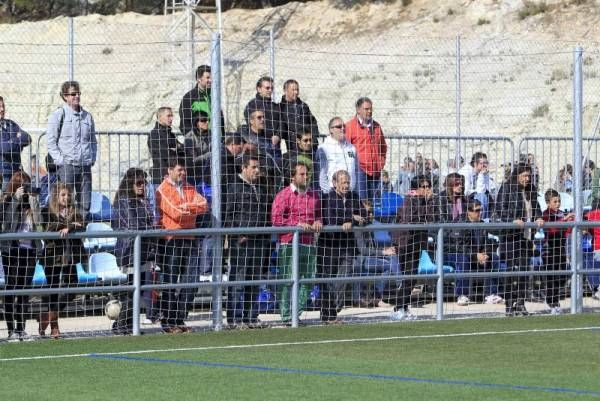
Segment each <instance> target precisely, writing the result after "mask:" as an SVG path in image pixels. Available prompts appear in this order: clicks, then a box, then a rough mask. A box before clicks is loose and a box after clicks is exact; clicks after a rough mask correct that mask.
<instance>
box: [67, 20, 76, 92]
mask: <svg viewBox="0 0 600 401" xmlns="http://www.w3.org/2000/svg"><path fill="white" fill-rule="evenodd" d="M67 21H68V22H67V24H68V29H67V31H68V33H67V35H68V38H67V41H68V45H67V47H68V48H67V75H68V77H69V81H73V80H74V77H75V72H74V69H75V56H74V54H75V52H74V47H75V28H74V26H73V17H69V18H67Z"/></svg>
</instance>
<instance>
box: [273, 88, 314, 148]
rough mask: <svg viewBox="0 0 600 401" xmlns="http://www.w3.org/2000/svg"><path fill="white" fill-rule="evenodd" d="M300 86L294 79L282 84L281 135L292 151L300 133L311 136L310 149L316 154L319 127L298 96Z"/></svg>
mask: <svg viewBox="0 0 600 401" xmlns="http://www.w3.org/2000/svg"><path fill="white" fill-rule="evenodd" d="M299 94H300V85H299V84H298V81H296V80H294V79H288V80H287V81H285V83H284V84H283V96H282V97H281V103H279V109H280V110H281V135H283V138H284V139H285V140H286V141H287V144H288V149H294V148H295V145H296V143H295V142H294V137H295V136H296V134H297V133H299V132H300V131H303V132H306V130H307V129H308V131H309V132H310V133H311V134H312V147H313V150H314V151H315V152H316V151H317V147H318V146H319V141H318V139H319V126H318V124H317V119H316V118H315V116H314V115H313V114H312V112H311V111H310V107H308V104H306V103H304V102H303V101H302V100H301V99H300V97H298V95H299Z"/></svg>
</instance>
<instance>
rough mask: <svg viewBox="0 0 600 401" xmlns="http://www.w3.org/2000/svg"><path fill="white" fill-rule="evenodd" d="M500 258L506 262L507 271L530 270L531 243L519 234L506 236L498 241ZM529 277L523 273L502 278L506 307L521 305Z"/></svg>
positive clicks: (523, 301)
mask: <svg viewBox="0 0 600 401" xmlns="http://www.w3.org/2000/svg"><path fill="white" fill-rule="evenodd" d="M499 249H500V258H501V259H502V260H503V261H505V262H506V265H507V271H508V272H511V271H513V272H526V271H529V270H530V264H531V262H530V260H531V256H532V255H533V243H532V242H531V241H530V240H527V239H525V238H523V237H521V236H518V237H517V236H508V237H506V238H504V239H503V240H502V241H501V242H500V247H499ZM528 282H529V278H528V277H527V276H525V275H521V276H507V277H506V278H505V280H504V291H505V294H504V301H505V304H506V308H507V309H512V308H513V307H514V306H516V305H523V304H524V303H525V298H526V294H527V285H528Z"/></svg>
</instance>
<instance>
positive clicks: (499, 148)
mask: <svg viewBox="0 0 600 401" xmlns="http://www.w3.org/2000/svg"><path fill="white" fill-rule="evenodd" d="M102 18H103V17H99V16H89V17H85V18H77V19H75V20H69V19H66V18H64V19H56V20H53V21H46V22H42V23H38V24H35V25H33V24H17V25H5V26H0V39H2V40H1V41H0V49H2V52H1V54H0V66H2V68H3V72H4V73H3V74H2V78H0V95H2V96H3V97H4V99H5V102H6V105H7V108H8V111H7V117H8V118H11V119H13V120H15V121H17V122H18V123H19V124H20V125H21V126H23V127H24V128H25V129H27V130H29V131H30V132H32V133H33V134H34V138H33V145H32V146H30V147H29V150H30V154H33V153H35V154H37V156H38V160H42V159H43V157H44V156H45V154H46V152H47V150H46V143H45V137H44V136H42V135H43V131H44V130H45V128H46V123H47V118H48V115H49V114H50V113H51V112H52V111H53V110H55V109H56V108H57V107H59V106H60V105H62V100H61V99H60V96H59V94H58V92H59V87H60V84H61V83H62V82H63V81H65V80H67V79H68V78H71V77H72V78H73V79H75V80H78V81H79V82H80V83H81V87H82V88H81V89H82V93H83V96H82V104H83V106H84V108H86V109H88V110H89V111H90V112H91V113H92V114H93V115H94V118H95V121H96V127H97V129H98V131H99V135H98V141H99V152H98V162H97V164H96V165H95V166H94V169H93V171H92V174H93V186H94V190H96V191H99V192H102V193H103V194H104V195H107V196H108V197H109V198H111V199H112V197H113V195H114V193H115V192H116V190H117V187H118V183H119V181H120V180H121V178H122V176H123V174H124V172H125V171H126V170H127V169H128V168H129V167H142V168H144V169H147V168H148V167H149V165H150V156H149V152H148V146H147V140H148V139H147V136H146V134H145V132H149V131H150V129H151V128H152V127H153V126H154V120H155V112H156V110H157V109H158V108H159V107H162V106H169V107H172V108H173V112H174V114H175V119H174V131H176V130H177V127H178V118H177V111H178V108H179V104H180V101H181V98H182V96H183V94H184V93H185V92H186V91H188V90H189V89H190V88H191V87H192V86H193V85H194V81H193V80H191V79H190V78H191V77H192V76H193V74H194V70H195V66H196V65H199V64H204V63H206V64H210V63H211V55H210V54H209V53H210V51H209V49H210V42H209V41H208V40H193V41H192V42H193V46H189V45H190V42H189V36H188V39H181V35H179V36H178V34H177V32H176V31H177V30H181V29H182V28H183V26H184V25H185V24H184V23H182V22H181V21H179V22H178V23H179V24H180V25H177V24H176V25H175V26H173V25H168V24H165V23H164V22H165V20H164V19H163V18H162V17H146V18H145V19H144V21H143V23H142V21H141V20H137V17H135V16H131V17H129V18H130V19H128V18H125V19H124V20H123V22H121V23H119V24H113V23H99V22H102V21H98V20H102ZM231 36H232V38H231V39H230V38H229V37H228V36H227V32H226V35H225V40H223V41H221V42H220V44H221V48H222V77H221V78H222V81H221V82H220V83H221V88H222V91H221V92H220V93H219V95H220V99H221V101H222V108H223V113H224V116H225V125H226V127H225V129H226V131H228V132H229V131H234V130H237V128H238V127H239V126H240V125H242V124H246V123H247V122H246V121H245V117H244V114H243V110H244V107H245V106H246V104H247V102H248V101H249V100H250V99H252V98H253V97H254V96H255V93H256V82H257V80H258V78H260V77H261V76H264V75H270V76H273V78H274V86H275V91H274V94H275V96H274V97H275V100H276V101H279V99H281V96H282V94H283V89H282V88H283V83H284V82H285V81H286V80H288V79H294V80H296V81H298V82H299V86H300V97H301V98H302V99H303V100H304V101H306V102H307V103H308V104H309V105H310V108H311V111H312V112H313V114H314V115H315V116H316V119H317V122H318V126H319V131H320V133H321V135H322V136H323V135H326V134H327V133H328V131H329V130H328V128H329V127H328V124H327V123H328V121H329V120H330V119H331V118H332V117H334V116H340V117H341V118H342V119H343V120H344V121H347V120H348V119H350V118H351V117H352V116H353V115H354V114H355V102H356V100H357V99H358V98H359V97H362V96H368V97H369V98H370V99H372V101H373V107H374V118H375V119H376V120H377V121H378V122H379V123H380V124H381V126H382V128H383V132H384V134H385V136H386V138H387V142H388V153H387V158H386V165H385V169H386V170H387V171H389V173H390V181H391V182H392V183H395V182H397V181H398V179H399V177H400V169H401V167H402V165H403V164H404V161H405V160H406V159H407V158H410V159H411V160H413V161H418V160H422V161H423V162H424V163H425V162H426V163H427V165H428V171H429V172H430V173H435V174H436V175H437V176H438V177H440V178H441V177H443V176H444V175H445V174H447V173H448V172H450V171H454V170H456V169H458V166H457V165H456V161H457V159H460V158H462V159H463V163H465V164H466V163H469V162H470V161H471V155H472V154H474V153H476V152H484V153H486V154H487V157H488V160H489V161H490V170H491V171H492V172H493V174H494V175H493V178H494V179H495V181H496V182H497V183H498V186H499V185H500V183H501V182H502V181H503V180H504V178H505V172H506V169H507V168H508V166H510V165H512V164H514V163H515V161H517V160H521V159H522V158H523V157H525V156H523V155H526V156H527V155H529V154H531V155H532V156H533V158H534V159H535V163H536V165H537V171H536V174H537V178H538V179H539V180H538V181H537V183H538V184H539V185H538V186H539V190H540V192H541V193H543V192H544V190H545V189H546V188H548V187H550V186H559V184H560V185H563V184H564V186H563V187H560V188H557V189H559V190H560V192H565V193H569V192H570V193H571V194H574V190H575V188H576V186H575V183H574V182H572V183H571V184H568V182H567V181H568V179H567V178H566V175H565V177H564V178H562V181H564V182H560V181H561V180H557V178H556V177H558V176H559V172H560V170H561V169H562V168H563V167H565V169H564V170H566V166H567V165H569V164H570V165H572V168H571V176H572V177H575V176H580V177H582V184H583V185H582V187H581V188H582V189H588V188H586V187H585V185H586V183H587V181H586V179H587V178H585V177H584V168H583V167H581V168H580V170H579V171H578V170H577V169H576V166H577V165H578V163H575V161H578V162H579V165H581V160H575V159H574V157H577V156H574V155H579V156H586V158H587V159H588V160H593V161H597V160H600V155H599V154H598V151H600V149H598V148H597V146H596V145H595V143H596V142H597V140H596V138H595V132H593V128H594V122H595V119H596V114H597V113H598V111H599V108H598V99H597V97H598V95H597V93H598V91H596V90H594V89H595V86H596V85H598V83H599V82H600V81H599V79H600V77H598V76H597V74H596V64H597V63H599V62H600V61H599V57H598V51H597V50H596V49H597V47H596V45H594V44H590V45H589V47H586V46H584V52H583V57H582V60H583V63H582V64H583V74H582V76H581V78H582V79H583V95H584V96H583V100H584V102H583V105H582V109H581V111H582V114H581V116H582V117H583V132H584V133H585V134H586V136H587V137H589V140H588V142H586V141H584V145H583V146H584V149H583V152H582V153H581V152H580V151H579V150H578V149H577V146H574V143H575V144H576V143H577V142H576V141H574V140H573V138H575V139H577V136H576V135H575V134H574V133H573V131H574V130H575V128H576V126H577V124H576V121H574V117H573V115H574V109H575V108H576V107H579V106H578V104H576V95H577V94H578V93H581V92H580V90H581V88H578V87H576V86H575V85H574V78H575V75H574V72H573V71H574V51H575V44H572V43H560V42H541V41H540V42H530V41H518V40H483V39H440V38H415V37H370V38H366V39H365V41H357V40H354V39H355V38H344V39H340V40H336V41H330V42H325V41H315V42H312V41H305V42H297V41H294V42H292V41H288V40H286V39H285V37H284V36H282V35H281V32H278V31H277V29H274V30H270V29H269V27H268V24H263V25H261V26H258V27H256V29H254V30H252V31H251V32H249V33H248V34H247V35H246V36H245V39H243V40H242V39H239V38H240V37H241V36H242V35H240V34H239V32H238V34H237V36H236V35H231ZM191 37H192V38H193V35H191ZM367 39H369V40H370V41H368V43H369V44H368V45H366V44H365V43H367ZM574 99H575V103H574ZM575 111H576V110H575ZM180 139H181V138H180ZM588 143H590V144H593V145H588ZM287 145H288V149H289V146H290V144H287ZM284 150H285V148H284ZM459 156H460V157H459ZM23 159H24V163H23V164H24V166H25V170H26V171H30V169H31V166H30V165H29V163H30V159H29V158H28V157H25V153H24V157H23ZM530 159H531V158H529V161H531V160H530ZM588 167H589V163H588ZM586 174H588V175H590V174H591V172H589V171H588V172H586ZM218 178H222V177H218ZM573 181H574V180H573ZM220 183H221V182H220V181H219V180H216V181H215V180H214V178H213V182H212V184H213V185H212V187H213V188H218V187H219V185H218V184H220ZM392 185H393V184H392ZM440 185H441V180H440ZM569 185H570V187H569ZM588 190H589V189H588ZM225 200H226V198H225ZM578 217H579V216H578ZM574 238H576V237H574ZM436 240H437V239H436V238H431V243H430V244H429V245H431V244H432V243H435V242H436ZM219 242H220V241H219ZM441 243H443V240H442V241H441V242H437V249H440V247H441V246H442V244H441ZM580 243H581V241H580V240H577V239H576V245H577V246H578V247H579V244H580ZM215 246H216V247H217V248H218V247H219V245H218V244H217V245H215ZM270 246H273V245H270ZM430 248H431V249H430V250H432V249H433V248H435V246H430ZM591 253H592V252H589V250H588V255H587V256H588V258H587V259H588V262H589V259H590V254H591ZM223 256H224V257H225V258H227V255H223ZM437 256H439V255H437ZM436 260H438V264H440V263H441V262H439V260H440V259H439V258H436ZM571 261H572V262H573V265H574V266H575V265H576V264H577V263H579V264H578V265H577V266H578V267H581V258H579V259H577V257H576V256H575V257H574V258H572V259H571ZM413 262H414V261H413ZM225 264H226V263H225ZM524 274H525V273H524ZM564 275H565V276H566V275H567V273H565V274H564ZM270 278H273V277H271V276H269V279H270ZM473 278H477V277H473ZM253 279H256V277H253ZM254 281H256V280H254ZM355 281H358V279H356V280H355ZM371 281H374V280H371ZM138 284H139V283H138ZM195 284H196V283H192V285H191V286H192V287H193V286H194V285H195ZM305 284H314V283H313V282H312V281H310V280H308V281H307V282H306V283H305ZM443 284H444V283H440V287H436V290H443V287H442V285H443ZM206 286H208V284H207V285H206ZM480 287H481V286H480ZM429 289H431V288H429ZM129 290H131V288H129ZM448 291H449V292H447V293H450V294H452V289H450V290H448ZM428 293H429V294H431V291H429V292H428ZM409 295H410V294H409ZM563 295H566V294H563ZM576 295H577V294H576ZM579 295H580V294H579ZM452 296H453V295H452ZM438 299H439V300H440V301H439V302H438V303H437V304H436V305H433V304H431V303H430V308H433V307H436V308H441V305H442V302H441V295H440V296H438ZM453 301H454V299H452V302H453ZM587 301H589V299H588V300H587ZM580 305H581V303H580ZM586 305H588V306H589V305H590V303H589V302H588V303H587V304H586ZM447 307H448V308H449V309H447V311H446V312H447V313H448V314H451V315H452V314H460V313H461V312H457V311H464V310H465V309H462V310H461V309H460V308H458V309H452V308H455V304H454V303H452V305H451V306H450V305H449V306H447ZM219 308H221V305H219ZM388 308H389V306H388ZM440 310H441V309H439V310H438V311H437V312H439V311H440ZM469 310H470V311H471V312H475V313H479V312H483V313H486V311H487V310H486V309H481V310H479V309H478V308H477V307H475V306H471V307H470V309H469ZM218 311H219V312H220V311H221V309H218ZM388 312H389V310H387V309H386V311H385V313H388ZM431 312H432V313H430V314H428V316H434V313H433V310H431ZM437 312H436V313H437ZM351 313H354V312H351ZM361 313H362V312H357V315H358V316H359V319H360V315H361ZM377 313H379V312H376V313H374V315H377ZM437 315H438V316H441V315H442V313H441V312H439V313H437ZM377 316H379V318H381V317H382V316H383V315H382V314H381V313H379V315H377ZM296 317H297V316H296ZM353 318H354V317H352V318H351V319H353Z"/></svg>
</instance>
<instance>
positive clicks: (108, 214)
mask: <svg viewBox="0 0 600 401" xmlns="http://www.w3.org/2000/svg"><path fill="white" fill-rule="evenodd" d="M91 197H92V201H91V203H90V212H89V215H88V219H89V221H110V220H111V219H112V206H111V204H110V200H109V199H108V197H107V196H106V195H104V194H101V193H100V192H92V195H91Z"/></svg>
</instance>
